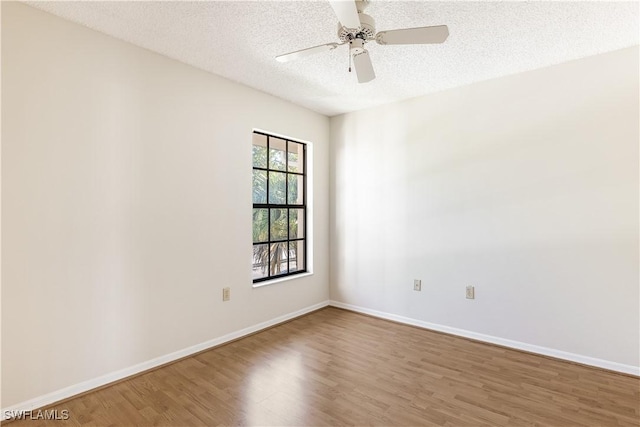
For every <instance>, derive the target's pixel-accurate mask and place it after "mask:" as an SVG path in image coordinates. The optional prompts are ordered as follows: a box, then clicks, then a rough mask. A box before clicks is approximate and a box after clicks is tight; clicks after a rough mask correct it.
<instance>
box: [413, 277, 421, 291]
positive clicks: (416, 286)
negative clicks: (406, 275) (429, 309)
mask: <svg viewBox="0 0 640 427" xmlns="http://www.w3.org/2000/svg"><path fill="white" fill-rule="evenodd" d="M413 290H414V291H418V292H420V291H421V290H422V280H418V279H416V280H414V281H413Z"/></svg>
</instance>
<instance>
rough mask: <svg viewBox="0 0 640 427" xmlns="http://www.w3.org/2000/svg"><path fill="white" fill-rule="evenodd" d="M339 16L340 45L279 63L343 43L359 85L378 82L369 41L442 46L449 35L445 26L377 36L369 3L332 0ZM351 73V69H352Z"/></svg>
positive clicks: (365, 0)
mask: <svg viewBox="0 0 640 427" xmlns="http://www.w3.org/2000/svg"><path fill="white" fill-rule="evenodd" d="M329 3H330V4H331V7H332V8H333V11H334V12H335V14H336V16H337V17H338V21H340V22H338V38H339V39H340V42H339V43H327V44H323V45H320V46H314V47H309V48H307V49H302V50H297V51H295V52H290V53H286V54H284V55H279V56H276V60H277V61H280V62H289V61H293V60H295V59H299V58H303V57H305V56H309V55H312V54H315V53H319V52H325V51H328V50H333V49H335V48H337V47H338V46H342V45H344V44H348V45H349V56H350V57H353V65H354V68H355V70H356V75H357V77H358V82H359V83H366V82H369V81H371V80H373V79H375V77H376V74H375V72H374V71H373V64H372V63H371V58H370V57H369V52H368V51H367V49H365V45H366V43H367V42H369V41H372V40H375V41H376V43H378V44H380V45H383V46H384V45H393V44H435V43H443V42H444V41H445V40H446V39H447V37H448V36H449V29H448V28H447V26H446V25H437V26H433V27H418V28H405V29H401V30H389V31H380V32H378V33H376V28H375V21H374V20H373V18H372V17H371V16H369V15H367V14H365V13H364V10H365V8H366V7H367V5H368V3H369V0H329ZM349 71H351V66H349Z"/></svg>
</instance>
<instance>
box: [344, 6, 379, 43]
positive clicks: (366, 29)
mask: <svg viewBox="0 0 640 427" xmlns="http://www.w3.org/2000/svg"><path fill="white" fill-rule="evenodd" d="M358 17H359V18H360V28H359V29H357V30H352V29H350V28H346V27H344V26H342V25H341V24H338V38H339V39H340V40H342V41H343V42H345V43H349V42H350V41H351V40H354V39H362V40H365V41H366V40H373V39H374V38H375V36H376V22H375V21H374V20H373V18H372V17H371V16H369V15H367V14H365V13H358Z"/></svg>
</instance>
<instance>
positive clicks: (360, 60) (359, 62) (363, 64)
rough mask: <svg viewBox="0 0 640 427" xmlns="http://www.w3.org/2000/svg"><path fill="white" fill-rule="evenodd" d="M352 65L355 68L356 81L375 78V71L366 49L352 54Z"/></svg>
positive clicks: (368, 80) (364, 81)
mask: <svg viewBox="0 0 640 427" xmlns="http://www.w3.org/2000/svg"><path fill="white" fill-rule="evenodd" d="M353 66H354V67H355V69H356V75H357V76H358V83H366V82H370V81H371V80H373V79H375V78H376V73H375V72H374V71H373V64H371V58H370V57H369V52H367V51H366V50H365V51H364V52H362V53H358V54H355V55H353Z"/></svg>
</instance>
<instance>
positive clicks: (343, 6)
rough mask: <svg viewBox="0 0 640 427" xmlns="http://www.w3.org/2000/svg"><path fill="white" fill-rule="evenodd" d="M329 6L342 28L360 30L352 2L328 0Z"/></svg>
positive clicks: (356, 12)
mask: <svg viewBox="0 0 640 427" xmlns="http://www.w3.org/2000/svg"><path fill="white" fill-rule="evenodd" d="M329 4H331V7H332V8H333V11H334V12H335V14H336V16H337V17H338V21H340V23H341V24H342V26H343V27H347V28H351V29H354V30H355V29H357V28H360V17H359V16H358V8H357V7H356V2H355V1H354V0H329Z"/></svg>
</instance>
